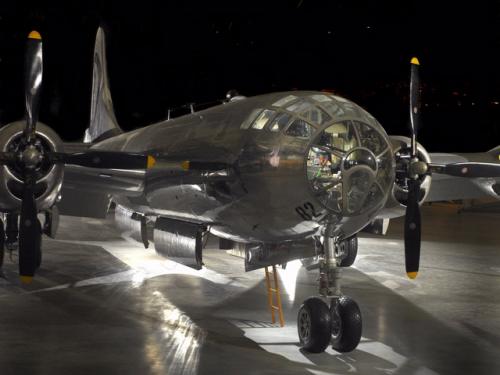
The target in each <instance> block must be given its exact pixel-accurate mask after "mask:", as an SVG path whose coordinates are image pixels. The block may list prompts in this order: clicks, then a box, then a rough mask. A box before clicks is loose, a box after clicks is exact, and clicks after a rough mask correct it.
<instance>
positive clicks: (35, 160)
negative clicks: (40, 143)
mask: <svg viewBox="0 0 500 375" xmlns="http://www.w3.org/2000/svg"><path fill="white" fill-rule="evenodd" d="M42 157H43V155H42V153H41V152H40V151H39V150H38V149H37V148H36V147H35V146H33V145H29V146H28V147H26V148H25V149H24V151H23V152H22V154H21V160H22V162H23V163H24V166H25V168H29V169H35V168H36V167H37V166H38V165H39V164H40V162H41V161H42Z"/></svg>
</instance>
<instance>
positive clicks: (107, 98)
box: [84, 27, 122, 143]
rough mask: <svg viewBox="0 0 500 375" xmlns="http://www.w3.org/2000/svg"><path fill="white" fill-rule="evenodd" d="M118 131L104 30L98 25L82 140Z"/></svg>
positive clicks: (95, 138) (94, 138)
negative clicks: (86, 126)
mask: <svg viewBox="0 0 500 375" xmlns="http://www.w3.org/2000/svg"><path fill="white" fill-rule="evenodd" d="M120 133H122V130H121V129H120V127H119V126H118V122H117V121H116V117H115V113H114V111H113V100H112V99H111V93H110V91H109V81H108V70H107V63H106V40H105V35H104V30H103V29H102V28H101V27H99V29H97V35H96V38H95V48H94V67H93V72H92V98H91V104H90V125H89V127H88V129H87V130H86V132H85V138H84V142H85V143H91V142H96V141H100V140H103V139H105V138H109V137H112V136H114V135H117V134H120Z"/></svg>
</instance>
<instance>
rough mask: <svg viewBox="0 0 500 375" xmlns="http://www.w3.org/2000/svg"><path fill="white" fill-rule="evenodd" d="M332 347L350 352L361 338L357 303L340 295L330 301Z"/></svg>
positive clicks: (359, 313)
mask: <svg viewBox="0 0 500 375" xmlns="http://www.w3.org/2000/svg"><path fill="white" fill-rule="evenodd" d="M330 315H331V321H332V330H331V332H332V336H331V343H332V348H333V349H335V350H336V351H338V352H341V353H345V352H351V351H353V350H354V349H356V347H357V346H358V344H359V341H360V340H361V331H362V324H363V323H362V319H361V311H360V310H359V306H358V304H357V303H356V302H355V301H354V300H353V299H351V298H349V297H346V296H342V297H340V298H337V299H334V300H332V301H331V305H330Z"/></svg>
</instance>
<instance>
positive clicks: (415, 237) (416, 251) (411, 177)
mask: <svg viewBox="0 0 500 375" xmlns="http://www.w3.org/2000/svg"><path fill="white" fill-rule="evenodd" d="M419 67H420V63H419V61H418V59H417V58H416V57H414V58H412V59H411V77H410V123H411V126H410V130H411V155H410V163H409V165H408V199H407V205H406V214H405V224H404V234H405V264H406V274H407V275H408V277H409V278H411V279H414V278H415V277H417V274H418V268H419V263H420V232H421V218H420V206H419V201H420V179H419V177H420V173H418V172H420V171H419V170H418V168H419V167H421V165H422V164H421V162H420V161H419V159H418V152H417V132H418V129H419V127H420V107H421V106H420V77H419Z"/></svg>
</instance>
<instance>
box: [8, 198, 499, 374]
mask: <svg viewBox="0 0 500 375" xmlns="http://www.w3.org/2000/svg"><path fill="white" fill-rule="evenodd" d="M455 212H456V209H455V208H454V207H450V206H432V207H425V209H424V212H423V222H424V234H423V240H424V241H423V244H422V248H423V256H422V267H421V273H420V276H419V278H418V279H417V280H416V281H410V280H407V279H406V278H405V275H404V272H403V263H402V262H403V251H402V241H401V223H402V221H401V220H396V221H394V222H392V223H391V228H390V231H389V235H388V236H387V237H385V238H381V237H364V238H362V239H360V245H359V247H360V248H359V256H358V259H357V261H356V263H355V267H353V268H351V269H349V270H347V271H346V272H345V274H344V275H345V278H344V283H345V287H344V292H345V294H347V295H350V296H352V297H353V298H354V299H356V301H357V302H358V303H359V304H360V307H361V310H362V313H363V319H364V332H363V339H362V342H361V344H360V345H359V347H358V349H357V350H356V351H354V352H352V353H350V354H343V355H342V354H338V353H336V352H333V351H332V350H331V349H329V350H328V351H327V352H325V353H323V354H315V355H311V354H306V353H302V352H301V351H300V350H299V348H298V346H297V335H296V328H295V319H296V315H295V314H296V312H297V310H298V308H299V306H300V304H301V303H302V301H303V300H304V299H305V298H306V297H307V296H309V295H313V294H315V293H316V277H317V274H316V272H315V271H311V272H306V271H305V270H304V269H303V268H301V267H300V264H299V263H298V262H293V263H291V264H289V265H288V267H287V269H286V270H283V271H280V272H281V273H280V276H281V279H282V285H283V289H284V293H283V304H284V309H285V318H286V322H287V325H286V326H285V327H284V328H279V327H275V326H273V325H272V324H270V323H269V321H270V316H269V312H268V310H267V305H266V289H265V284H264V274H263V271H262V270H260V271H254V272H250V273H244V272H243V265H242V260H241V259H239V258H235V257H232V256H230V255H227V254H226V253H224V252H221V251H217V250H215V249H214V248H213V246H210V243H209V246H208V247H209V249H208V250H207V251H206V252H205V259H204V260H205V263H206V268H205V269H204V270H202V271H199V272H197V271H192V270H190V269H187V268H185V267H183V266H180V265H177V264H175V263H172V262H170V261H167V260H163V259H162V258H158V257H157V256H156V255H155V254H154V251H152V250H144V249H143V248H141V245H140V244H138V243H137V242H135V241H133V240H131V239H129V238H127V237H126V236H124V237H121V236H120V235H119V233H118V232H117V231H116V229H114V227H113V225H112V221H111V220H107V221H98V220H89V219H79V218H70V217H64V218H62V220H61V222H62V223H61V228H60V233H59V238H58V240H50V239H45V238H44V249H45V254H44V264H43V268H42V269H41V270H40V272H39V276H38V277H37V279H36V281H35V282H34V283H33V284H32V285H30V286H29V287H24V286H20V285H19V284H18V282H17V276H16V265H15V264H14V263H12V262H10V261H9V260H6V266H5V275H6V278H7V280H4V279H0V332H1V334H0V373H1V374H2V375H7V374H68V373H71V374H73V375H76V374H101V373H102V374H167V373H168V374H281V373H286V374H307V373H311V374H351V373H356V374H372V375H373V374H418V375H422V374H436V373H438V374H458V373H463V374H469V373H473V374H475V375H479V374H499V373H500V355H499V354H500V352H499V351H500V349H499V348H500V249H499V244H500V230H499V228H500V215H498V214H484V213H464V214H460V215H457V214H456V213H455Z"/></svg>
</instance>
